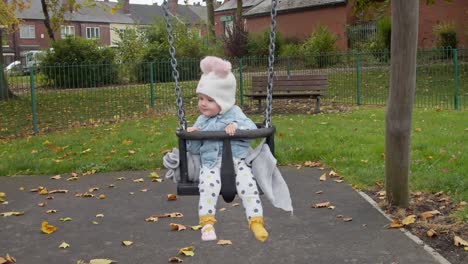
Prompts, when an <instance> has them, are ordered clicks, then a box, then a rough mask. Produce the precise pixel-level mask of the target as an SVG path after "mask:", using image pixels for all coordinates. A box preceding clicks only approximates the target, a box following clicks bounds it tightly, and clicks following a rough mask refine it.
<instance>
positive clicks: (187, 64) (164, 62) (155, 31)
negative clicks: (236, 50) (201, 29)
mask: <svg viewBox="0 0 468 264" xmlns="http://www.w3.org/2000/svg"><path fill="white" fill-rule="evenodd" d="M171 23H172V34H173V36H174V47H175V50H176V58H177V60H178V62H179V63H178V68H177V69H178V71H179V80H180V81H186V80H195V79H198V78H199V76H200V69H199V68H200V67H199V62H200V59H201V58H202V57H204V56H205V55H207V54H208V52H209V51H211V49H210V48H209V47H208V46H207V45H205V43H204V41H203V40H202V39H201V38H200V37H199V35H198V31H197V30H191V29H190V28H187V26H186V25H184V24H183V23H180V21H177V20H173V21H172V22H171ZM144 35H145V38H146V40H145V42H146V43H147V45H146V47H145V49H144V52H143V56H142V61H141V62H140V69H141V71H142V72H141V74H140V75H139V76H140V77H142V78H146V79H147V78H148V77H147V76H149V68H148V67H149V65H150V64H148V63H147V62H157V63H156V64H155V67H154V70H155V72H154V80H155V81H158V82H171V81H173V78H172V73H171V67H170V65H171V64H170V53H169V42H168V41H167V33H166V25H165V23H164V21H163V20H162V19H160V20H156V21H155V23H154V24H153V25H151V26H150V27H148V28H147V29H146V31H145V34H144ZM187 59H191V60H187Z"/></svg>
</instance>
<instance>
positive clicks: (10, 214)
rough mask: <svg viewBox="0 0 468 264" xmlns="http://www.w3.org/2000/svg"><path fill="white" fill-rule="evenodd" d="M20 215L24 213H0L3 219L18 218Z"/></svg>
mask: <svg viewBox="0 0 468 264" xmlns="http://www.w3.org/2000/svg"><path fill="white" fill-rule="evenodd" d="M20 215H24V212H5V213H0V216H4V217H7V216H20Z"/></svg>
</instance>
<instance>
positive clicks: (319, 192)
mask: <svg viewBox="0 0 468 264" xmlns="http://www.w3.org/2000/svg"><path fill="white" fill-rule="evenodd" d="M322 193H323V191H316V192H315V194H322Z"/></svg>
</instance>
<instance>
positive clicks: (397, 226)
mask: <svg viewBox="0 0 468 264" xmlns="http://www.w3.org/2000/svg"><path fill="white" fill-rule="evenodd" d="M400 227H403V224H402V223H400V222H399V221H393V222H391V223H390V225H389V226H388V228H400Z"/></svg>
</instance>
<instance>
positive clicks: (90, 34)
mask: <svg viewBox="0 0 468 264" xmlns="http://www.w3.org/2000/svg"><path fill="white" fill-rule="evenodd" d="M86 38H89V39H98V38H101V31H100V30H99V27H87V28H86Z"/></svg>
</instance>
